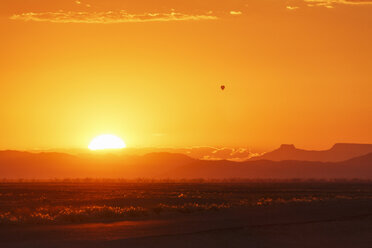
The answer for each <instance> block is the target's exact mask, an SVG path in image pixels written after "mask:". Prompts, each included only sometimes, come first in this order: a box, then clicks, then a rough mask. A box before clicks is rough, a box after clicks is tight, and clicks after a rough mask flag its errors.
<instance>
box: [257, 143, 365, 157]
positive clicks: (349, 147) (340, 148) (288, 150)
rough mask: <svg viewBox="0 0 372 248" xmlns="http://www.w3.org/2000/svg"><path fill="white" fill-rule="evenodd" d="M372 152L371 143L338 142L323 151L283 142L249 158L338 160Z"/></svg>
mask: <svg viewBox="0 0 372 248" xmlns="http://www.w3.org/2000/svg"><path fill="white" fill-rule="evenodd" d="M368 153H372V144H347V143H338V144H335V145H334V146H333V147H332V148H331V149H328V150H323V151H313V150H303V149H297V148H296V147H295V146H294V145H292V144H283V145H281V146H280V147H279V148H278V149H276V150H274V151H271V152H268V153H265V154H263V155H262V156H259V157H254V158H252V159H251V160H260V159H264V160H273V161H283V160H302V161H321V162H339V161H345V160H348V159H351V158H354V157H359V156H362V155H366V154H368Z"/></svg>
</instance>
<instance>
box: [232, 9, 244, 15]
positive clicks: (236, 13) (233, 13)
mask: <svg viewBox="0 0 372 248" xmlns="http://www.w3.org/2000/svg"><path fill="white" fill-rule="evenodd" d="M242 14H243V13H242V12H241V11H234V10H232V11H230V15H242Z"/></svg>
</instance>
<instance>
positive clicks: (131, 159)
mask: <svg viewBox="0 0 372 248" xmlns="http://www.w3.org/2000/svg"><path fill="white" fill-rule="evenodd" d="M67 177H68V178H85V177H93V178H102V177H105V178H128V179H131V178H175V179H181V178H185V179H191V178H209V179H211V178H215V179H223V178H251V179H269V178H270V179H275V178H277V179H290V178H303V179H310V178H313V179H331V178H345V179H352V178H359V179H372V145H369V144H365V145H364V144H336V145H334V146H333V147H332V148H331V149H330V150H326V151H307V150H301V149H297V148H295V146H293V145H282V146H281V147H280V148H279V149H277V150H274V151H272V152H268V153H266V154H264V155H262V156H260V157H255V158H253V159H249V160H247V161H243V162H234V161H228V160H199V159H194V158H190V157H188V156H187V155H184V154H174V153H149V154H146V155H143V156H134V155H123V154H100V153H96V154H95V153H93V154H80V155H70V154H64V153H55V152H54V153H46V152H43V153H30V152H21V151H0V179H1V178H8V179H17V178H25V179H51V178H67Z"/></svg>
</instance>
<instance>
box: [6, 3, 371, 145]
mask: <svg viewBox="0 0 372 248" xmlns="http://www.w3.org/2000/svg"><path fill="white" fill-rule="evenodd" d="M371 28H372V1H369V0H360V1H358V0H353V1H352V0H293V1H290V0H286V1H285V0H219V1H215V0H214V1H212V0H204V1H196V0H191V1H184V0H182V1H181V0H173V1H170V0H161V1H155V0H137V1H122V0H104V1H103V0H100V1H98V0H86V1H85V0H81V1H74V0H53V1H50V0H33V1H30V0H2V1H1V2H0V31H1V34H2V35H1V40H0V44H1V46H0V54H1V56H0V93H1V97H0V104H1V105H0V106H1V107H0V116H1V125H0V127H1V128H0V149H35V148H43V149H49V148H82V147H87V146H88V144H89V142H90V140H91V139H92V138H93V137H95V136H96V135H99V134H102V133H113V134H116V135H118V136H120V137H122V138H123V139H124V140H125V142H126V143H127V145H128V147H159V146H163V147H183V146H204V145H209V146H231V147H247V146H250V147H265V148H272V147H276V146H278V144H280V143H294V144H296V145H297V146H298V147H303V148H313V149H323V148H328V147H330V146H331V145H332V144H333V143H335V142H361V143H371V142H372V131H371V127H372V97H371V96H372V69H371V68H372V46H371V44H372V30H371ZM221 84H225V85H226V86H227V88H226V90H225V91H224V92H222V91H221V90H220V88H219V86H220V85H221Z"/></svg>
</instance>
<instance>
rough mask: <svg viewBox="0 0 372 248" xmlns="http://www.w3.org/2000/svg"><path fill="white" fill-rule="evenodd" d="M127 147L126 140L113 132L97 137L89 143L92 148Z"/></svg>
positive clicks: (94, 149)
mask: <svg viewBox="0 0 372 248" xmlns="http://www.w3.org/2000/svg"><path fill="white" fill-rule="evenodd" d="M125 147H127V146H126V144H125V143H124V141H123V140H122V139H121V138H119V137H117V136H115V135H112V134H104V135H100V136H97V137H95V138H94V139H93V140H92V141H91V142H90V144H89V146H88V148H89V149H90V150H93V151H96V150H104V149H122V148H125Z"/></svg>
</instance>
